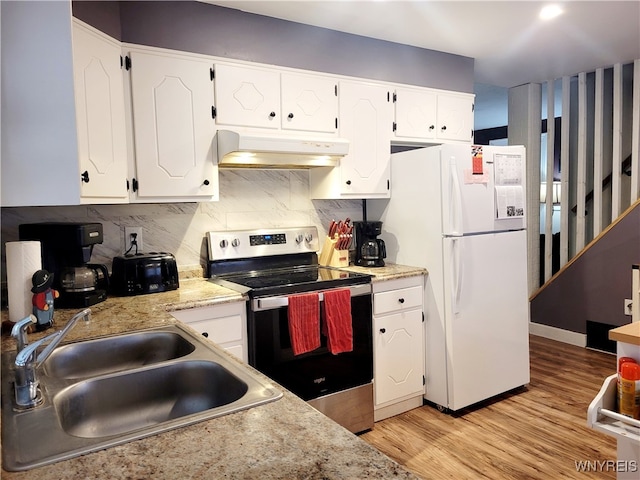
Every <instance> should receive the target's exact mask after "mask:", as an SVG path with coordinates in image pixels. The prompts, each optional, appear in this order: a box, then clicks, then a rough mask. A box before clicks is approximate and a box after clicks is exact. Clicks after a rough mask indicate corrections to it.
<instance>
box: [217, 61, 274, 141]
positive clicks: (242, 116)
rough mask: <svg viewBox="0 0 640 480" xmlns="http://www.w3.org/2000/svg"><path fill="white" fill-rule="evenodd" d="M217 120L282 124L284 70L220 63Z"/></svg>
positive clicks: (269, 125)
mask: <svg viewBox="0 0 640 480" xmlns="http://www.w3.org/2000/svg"><path fill="white" fill-rule="evenodd" d="M215 106H216V123H217V124H218V125H232V126H238V127H258V128H271V129H278V128H280V74H279V73H278V72H276V71H273V70H267V69H258V68H251V67H244V66H235V65H225V64H217V65H216V67H215Z"/></svg>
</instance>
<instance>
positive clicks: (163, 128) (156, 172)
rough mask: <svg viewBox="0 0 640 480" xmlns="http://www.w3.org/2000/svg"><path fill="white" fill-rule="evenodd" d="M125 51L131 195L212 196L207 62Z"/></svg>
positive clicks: (215, 183) (213, 155)
mask: <svg viewBox="0 0 640 480" xmlns="http://www.w3.org/2000/svg"><path fill="white" fill-rule="evenodd" d="M129 55H130V58H131V71H130V73H131V102H132V117H133V131H134V137H135V149H134V152H135V153H134V156H135V176H134V179H133V181H132V187H133V190H134V191H135V195H136V196H137V198H138V199H142V200H144V201H161V202H162V201H167V200H168V199H170V198H172V197H173V198H179V199H181V200H187V199H193V200H196V201H197V200H205V199H207V200H217V199H218V167H217V157H216V150H215V143H214V136H215V125H214V120H213V115H212V108H213V83H212V80H211V69H212V67H213V64H212V62H210V61H208V60H207V59H203V58H199V57H198V56H195V55H189V54H185V55H174V54H169V53H164V52H156V51H153V52H152V51H138V50H131V51H130V53H129Z"/></svg>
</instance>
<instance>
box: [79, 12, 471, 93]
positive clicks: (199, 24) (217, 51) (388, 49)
mask: <svg viewBox="0 0 640 480" xmlns="http://www.w3.org/2000/svg"><path fill="white" fill-rule="evenodd" d="M73 15H74V16H75V17H77V18H79V19H81V20H83V21H85V22H87V23H89V24H91V25H93V26H94V27H96V28H98V29H100V30H103V31H105V32H107V33H109V34H110V35H113V36H115V37H116V38H119V39H121V40H122V41H123V42H128V43H136V44H141V45H149V46H156V47H162V48H170V49H175V50H182V51H189V52H194V53H201V54H205V55H214V56H219V57H228V58H234V59H238V60H246V61H252V62H259V63H265V64H271V65H278V66H285V67H291V68H301V69H305V70H312V71H319V72H326V73H333V74H339V75H348V76H355V77H364V78H370V79H374V80H383V81H390V82H397V83H407V84H411V85H419V86H425V87H433V88H441V89H446V90H455V91H460V92H466V93H473V66H474V61H473V59H472V58H468V57H462V56H459V55H451V54H448V53H443V52H437V51H434V50H427V49H423V48H417V47H412V46H408V45H401V44H398V43H392V42H386V41H382V40H375V39H371V38H367V37H362V36H358V35H351V34H347V33H342V32H337V31H335V30H328V29H324V28H319V27H313V26H309V25H303V24H300V23H294V22H289V21H285V20H279V19H275V18H271V17H265V16H262V15H255V14H251V13H246V12H241V11H239V10H233V9H230V8H224V7H218V6H216V5H210V4H205V3H201V2H190V1H184V2H164V1H162V2H137V1H131V2H128V1H127V2H73ZM118 15H119V16H120V30H119V29H118V25H117V21H115V19H116V18H117V16H118ZM397 27H398V28H402V26H397ZM390 28H394V27H393V26H391V27H390Z"/></svg>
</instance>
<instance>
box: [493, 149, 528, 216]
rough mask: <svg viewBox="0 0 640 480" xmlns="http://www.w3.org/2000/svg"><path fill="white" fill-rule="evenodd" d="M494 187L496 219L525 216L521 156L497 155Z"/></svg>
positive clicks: (522, 162) (522, 160)
mask: <svg viewBox="0 0 640 480" xmlns="http://www.w3.org/2000/svg"><path fill="white" fill-rule="evenodd" d="M493 161H494V187H495V193H496V218H497V219H504V218H519V217H523V216H524V201H525V199H524V188H523V185H522V177H523V168H524V159H523V158H522V155H520V154H517V153H516V154H508V153H500V154H498V153H497V154H495V155H494V157H493Z"/></svg>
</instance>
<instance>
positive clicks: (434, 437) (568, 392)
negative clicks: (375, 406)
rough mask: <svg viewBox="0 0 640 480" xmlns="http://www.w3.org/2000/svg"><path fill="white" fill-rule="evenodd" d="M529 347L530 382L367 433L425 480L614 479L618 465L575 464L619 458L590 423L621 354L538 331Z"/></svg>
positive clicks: (428, 409)
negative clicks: (594, 467) (598, 395)
mask: <svg viewBox="0 0 640 480" xmlns="http://www.w3.org/2000/svg"><path fill="white" fill-rule="evenodd" d="M530 351H531V354H530V355H531V383H530V384H529V385H528V386H526V387H523V388H520V389H517V390H516V391H515V392H510V393H507V394H504V395H501V396H500V397H497V398H496V399H495V400H492V401H487V402H483V403H481V404H479V405H478V406H477V407H475V408H468V409H464V410H462V411H459V412H455V413H454V414H446V413H441V412H439V411H438V410H437V409H436V408H435V407H433V406H430V405H425V406H423V407H421V408H416V409H414V410H411V411H409V412H406V413H403V414H401V415H397V416H395V417H392V418H389V419H386V420H383V421H381V422H378V423H376V424H375V427H374V428H373V430H371V431H369V432H366V433H364V434H362V435H361V438H362V439H363V440H365V441H366V442H368V443H369V444H371V445H373V446H374V447H376V448H377V449H379V450H381V451H382V452H384V453H385V454H386V455H388V456H389V457H391V458H393V459H394V460H396V461H397V462H398V463H400V464H401V465H404V466H405V467H406V468H407V469H408V470H410V471H412V472H413V473H414V474H416V475H418V476H419V477H421V478H424V479H456V480H463V479H474V480H476V479H481V478H488V479H497V480H507V479H514V480H515V479H517V480H523V479H542V480H555V479H580V480H584V479H595V478H597V479H615V478H616V474H615V472H614V471H613V470H612V469H613V466H612V465H611V464H609V466H608V467H607V466H603V467H601V468H599V469H598V471H595V472H594V471H591V472H585V471H578V468H577V466H576V462H581V461H589V462H595V461H606V460H610V461H615V460H616V441H615V439H614V438H613V437H610V436H607V435H604V434H601V433H598V432H596V431H594V430H592V429H590V428H588V427H587V425H586V416H587V407H588V406H589V403H590V402H591V400H593V398H594V396H595V395H596V393H597V392H598V390H599V389H600V387H601V385H602V382H603V381H604V379H605V378H606V377H607V376H609V375H611V374H612V373H615V371H616V357H615V355H610V354H606V353H601V352H595V351H592V350H587V349H584V348H580V347H575V346H572V345H567V344H565V343H561V342H556V341H553V340H549V339H545V338H542V337H537V336H531V337H530ZM591 465H595V464H593V463H592V464H591ZM605 465H606V464H605ZM607 469H608V470H609V471H606V470H607Z"/></svg>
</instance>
